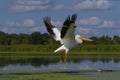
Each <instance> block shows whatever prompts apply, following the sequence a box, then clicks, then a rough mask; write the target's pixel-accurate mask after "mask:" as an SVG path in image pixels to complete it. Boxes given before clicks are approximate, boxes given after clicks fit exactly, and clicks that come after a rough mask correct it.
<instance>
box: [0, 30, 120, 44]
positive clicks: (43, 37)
mask: <svg viewBox="0 0 120 80" xmlns="http://www.w3.org/2000/svg"><path fill="white" fill-rule="evenodd" d="M90 38H91V39H93V40H94V41H93V42H92V43H88V42H84V44H92V45H97V44H104V45H107V44H111V45H113V44H114V45H119V44H120V37H119V36H118V35H114V36H113V37H109V36H107V35H103V36H101V37H97V36H92V37H90ZM52 43H54V40H53V39H52V38H51V37H50V36H49V34H47V33H40V32H32V33H31V34H23V33H20V34H16V33H12V34H8V33H5V32H2V31H0V45H16V44H33V45H40V44H41V45H43V44H52ZM56 44H58V43H56Z"/></svg>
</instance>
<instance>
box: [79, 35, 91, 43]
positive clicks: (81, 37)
mask: <svg viewBox="0 0 120 80" xmlns="http://www.w3.org/2000/svg"><path fill="white" fill-rule="evenodd" d="M80 39H81V40H84V41H89V42H92V41H93V40H92V39H90V38H86V37H84V36H80Z"/></svg>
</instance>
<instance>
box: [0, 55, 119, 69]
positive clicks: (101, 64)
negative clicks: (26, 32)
mask: <svg viewBox="0 0 120 80" xmlns="http://www.w3.org/2000/svg"><path fill="white" fill-rule="evenodd" d="M59 58H60V57H59V56H49V57H48V56H40V57H0V70H55V69H56V70H63V69H70V70H97V69H105V70H106V69H112V70H120V55H117V54H116V55H110V54H109V55H79V56H68V60H67V61H68V62H67V63H62V64H61V63H59Z"/></svg>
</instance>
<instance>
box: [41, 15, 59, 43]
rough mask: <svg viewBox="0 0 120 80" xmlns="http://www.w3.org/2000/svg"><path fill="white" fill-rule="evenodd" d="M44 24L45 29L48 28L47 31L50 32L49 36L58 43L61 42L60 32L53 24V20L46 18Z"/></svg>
mask: <svg viewBox="0 0 120 80" xmlns="http://www.w3.org/2000/svg"><path fill="white" fill-rule="evenodd" d="M43 21H44V24H45V27H46V28H47V31H48V32H49V34H50V35H51V36H52V37H53V38H54V39H55V40H56V41H60V42H61V38H60V31H59V30H58V29H57V28H56V27H55V26H53V25H52V24H51V19H50V17H45V18H44V20H43Z"/></svg>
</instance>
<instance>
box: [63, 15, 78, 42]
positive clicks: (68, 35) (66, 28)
mask: <svg viewBox="0 0 120 80" xmlns="http://www.w3.org/2000/svg"><path fill="white" fill-rule="evenodd" d="M76 18H77V15H76V14H73V15H72V16H71V17H70V16H68V17H67V18H66V20H65V21H64V24H63V27H62V30H61V39H62V41H63V43H65V44H66V43H70V42H73V41H74V40H75V27H76V26H75V21H76Z"/></svg>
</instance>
